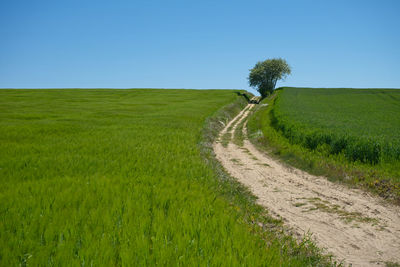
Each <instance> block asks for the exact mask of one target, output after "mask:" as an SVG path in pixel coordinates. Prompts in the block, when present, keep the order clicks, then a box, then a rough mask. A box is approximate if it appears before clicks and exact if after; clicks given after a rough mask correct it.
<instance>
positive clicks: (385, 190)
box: [247, 90, 400, 205]
mask: <svg viewBox="0 0 400 267" xmlns="http://www.w3.org/2000/svg"><path fill="white" fill-rule="evenodd" d="M277 97H279V90H278V91H276V92H274V94H273V95H271V96H270V97H268V98H266V99H264V100H263V101H262V103H261V105H260V106H259V107H257V108H256V109H255V110H254V111H253V113H252V114H251V115H250V116H249V123H248V127H247V131H248V136H249V140H250V141H251V142H252V143H253V145H255V146H256V147H257V148H258V149H259V150H261V151H263V152H266V153H268V154H270V155H271V156H273V157H275V158H277V159H279V160H280V161H281V162H283V163H284V164H287V165H289V166H294V167H296V168H299V169H301V170H304V171H306V172H309V173H310V174H313V175H322V176H326V177H327V178H328V179H329V180H330V181H333V182H340V183H342V184H345V185H347V186H350V187H356V188H360V189H362V190H366V191H368V192H371V193H373V194H374V195H377V196H379V197H382V198H383V199H385V201H389V202H390V203H393V204H396V205H400V185H398V184H397V185H396V184H394V183H392V182H391V181H389V180H388V179H384V176H382V177H383V178H381V179H379V178H377V177H378V176H379V175H380V173H379V172H377V171H376V170H373V168H372V167H371V166H368V165H365V164H363V165H362V164H356V163H350V162H342V161H339V160H337V159H336V158H335V157H329V158H328V157H325V156H323V155H320V154H318V153H316V152H315V151H310V150H308V149H306V148H304V147H302V146H301V145H299V144H292V143H290V142H289V140H288V139H287V138H286V137H284V136H283V135H282V134H281V133H280V132H279V131H277V130H276V129H275V128H274V127H273V126H272V125H271V123H272V120H273V118H272V115H271V113H272V112H271V111H273V110H274V102H275V100H276V98H277Z"/></svg>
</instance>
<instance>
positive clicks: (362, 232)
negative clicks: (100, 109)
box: [213, 104, 400, 266]
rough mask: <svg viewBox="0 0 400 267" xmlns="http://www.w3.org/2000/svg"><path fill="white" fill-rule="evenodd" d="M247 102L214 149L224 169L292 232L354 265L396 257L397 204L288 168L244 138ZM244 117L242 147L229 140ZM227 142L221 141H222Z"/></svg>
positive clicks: (399, 246)
mask: <svg viewBox="0 0 400 267" xmlns="http://www.w3.org/2000/svg"><path fill="white" fill-rule="evenodd" d="M254 106H255V105H254V104H249V105H247V106H246V108H245V109H243V110H242V111H241V112H240V113H239V114H238V115H237V116H236V117H235V118H234V119H233V120H231V121H230V122H229V123H228V124H227V125H226V126H225V128H224V129H223V130H222V131H221V133H220V136H219V139H218V140H217V141H216V142H215V143H214V146H213V147H214V152H215V154H216V157H217V159H218V160H219V161H220V162H221V164H222V165H223V167H224V168H225V169H226V171H227V172H228V173H229V174H230V175H232V176H233V177H235V178H236V179H238V180H239V181H240V182H241V183H242V184H244V185H245V186H247V187H248V188H249V189H250V190H251V191H252V193H253V194H254V195H255V196H257V197H258V203H259V204H260V205H262V206H264V207H266V208H267V209H268V210H269V212H270V214H271V215H273V216H277V217H281V218H282V219H283V221H284V223H285V225H287V226H288V227H289V228H290V229H291V230H292V231H293V233H294V234H296V235H297V236H303V235H304V234H306V233H308V232H311V233H312V238H313V239H314V240H315V241H316V243H317V244H318V245H319V247H322V248H324V249H326V252H328V253H332V254H333V255H334V256H335V257H336V258H337V259H338V260H340V261H344V263H345V264H346V265H347V264H352V265H353V266H385V262H400V207H398V206H393V205H389V204H388V203H385V202H384V201H383V200H381V199H379V198H377V197H373V196H371V195H370V194H368V193H366V192H363V191H361V190H357V189H350V188H348V187H346V186H343V185H340V184H336V183H332V182H330V181H328V180H327V179H326V178H324V177H317V176H313V175H310V174H308V173H306V172H304V171H301V170H298V169H294V168H290V167H287V166H285V165H284V164H282V163H280V162H279V161H278V160H276V159H273V158H272V157H270V156H268V155H267V154H265V153H263V152H260V151H259V150H257V149H256V148H255V147H254V146H253V145H252V144H251V143H250V142H249V140H248V138H247V130H246V123H247V116H248V115H249V112H250V111H251V109H253V108H254ZM243 120H245V121H244V127H243V130H242V131H243V136H244V142H243V146H239V145H236V144H235V143H233V140H232V138H233V137H234V133H235V129H236V127H237V126H238V125H239V124H240V123H241V122H243ZM226 142H229V143H228V144H227V146H224V144H223V143H225V144H226Z"/></svg>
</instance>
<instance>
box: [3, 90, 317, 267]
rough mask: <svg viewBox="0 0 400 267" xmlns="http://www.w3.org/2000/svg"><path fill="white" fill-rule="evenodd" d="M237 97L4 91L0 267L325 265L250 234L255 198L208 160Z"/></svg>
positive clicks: (225, 93) (272, 238) (287, 243)
mask: <svg viewBox="0 0 400 267" xmlns="http://www.w3.org/2000/svg"><path fill="white" fill-rule="evenodd" d="M233 92H234V91H229V90H207V91H196V90H136V89H135V90H1V91H0V96H1V97H0V183H1V186H0V264H1V265H2V266H17V265H26V264H28V265H31V266H41V265H49V266H52V265H65V266H72V265H82V266H83V265H85V266H86V265H90V266H91V265H94V266H96V265H97V266H98V265H101V266H116V265H124V266H125V265H132V266H143V265H144V266H148V265H164V266H177V265H185V266H191V265H213V266H215V265H217V266H222V265H223V266H232V265H248V266H266V265H268V266H277V265H281V266H303V265H315V264H316V263H319V261H320V257H319V256H318V255H316V254H313V253H310V252H309V250H305V249H304V246H303V245H304V244H303V245H302V244H300V246H296V245H295V244H294V243H293V241H291V239H290V238H289V237H284V238H283V237H282V236H276V235H274V234H272V233H271V232H267V233H265V232H263V231H261V230H257V229H258V228H257V227H258V226H257V225H256V226H254V225H252V224H249V223H248V221H247V220H246V218H248V217H250V218H252V216H253V215H252V213H251V212H253V211H251V210H249V211H246V210H243V208H242V207H240V206H237V205H236V204H235V203H236V202H240V201H242V202H243V201H244V200H246V199H248V197H247V196H244V195H243V196H242V195H241V194H242V193H241V191H240V190H239V191H230V190H231V188H233V187H232V186H231V187H229V186H228V182H226V180H225V182H222V181H221V182H220V181H219V180H218V179H219V176H218V175H217V174H216V171H215V169H214V168H213V167H212V166H211V165H210V164H207V163H206V161H205V159H204V158H203V157H202V155H201V153H200V150H201V148H200V147H201V146H200V145H199V143H200V142H201V141H202V138H203V137H202V129H203V127H204V122H205V119H206V118H207V117H209V116H211V115H213V114H215V112H216V111H217V110H218V109H220V108H221V107H222V106H224V105H226V104H228V103H230V102H233V101H234V100H235V99H237V96H236V95H235V94H234V93H233ZM229 184H231V185H232V183H231V182H230V183H229ZM235 199H239V200H235ZM240 199H244V200H240ZM246 201H247V200H246ZM310 246H312V244H311V245H310ZM311 251H313V250H311Z"/></svg>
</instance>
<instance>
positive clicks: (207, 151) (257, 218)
mask: <svg viewBox="0 0 400 267" xmlns="http://www.w3.org/2000/svg"><path fill="white" fill-rule="evenodd" d="M246 105H247V101H246V100H245V99H244V98H243V97H238V98H237V99H236V101H235V102H233V103H230V104H228V105H226V106H224V107H222V108H221V109H219V110H218V111H217V112H215V113H214V114H213V115H211V116H210V117H208V118H207V119H206V121H205V123H204V127H203V131H202V136H201V141H200V143H199V148H200V152H201V155H202V157H203V159H204V161H205V162H206V164H207V165H209V166H210V167H211V168H212V169H213V170H214V172H215V173H216V176H217V177H216V181H215V191H216V192H217V193H218V194H219V195H220V196H221V197H223V198H224V199H226V200H227V201H228V202H229V203H230V205H233V206H236V207H237V210H238V211H239V213H240V215H241V216H242V217H243V219H244V222H245V223H246V224H247V225H248V226H249V227H250V228H251V231H252V232H253V233H255V234H257V235H260V236H261V237H262V238H263V239H264V240H265V241H266V245H268V244H271V243H273V242H274V241H278V242H280V243H281V244H282V249H283V250H285V252H286V253H289V255H290V256H293V257H298V258H302V259H305V260H306V261H307V262H309V264H311V265H312V266H341V263H340V262H336V261H335V260H334V258H333V255H330V254H326V253H325V252H324V250H322V249H321V248H319V247H317V245H316V244H315V242H314V241H313V240H312V236H311V234H308V235H305V236H303V237H298V238H295V237H293V236H292V234H293V233H291V231H290V229H287V228H286V227H285V226H284V225H283V221H282V220H277V219H274V218H272V217H271V216H270V215H269V214H268V210H267V209H265V208H264V207H262V206H260V205H259V204H257V203H256V200H257V197H255V196H254V195H253V194H252V193H251V191H250V190H249V189H248V188H247V187H245V186H244V185H242V184H241V183H240V182H239V181H237V180H236V179H235V178H234V177H232V176H231V175H229V174H228V173H227V172H226V171H225V170H224V168H223V166H222V165H221V163H220V162H219V161H218V160H217V158H216V155H215V153H214V150H213V143H214V142H215V140H216V139H217V137H218V134H219V132H220V131H221V130H222V129H223V128H224V127H225V125H226V124H227V123H228V122H229V121H230V120H231V119H232V118H234V117H235V116H236V115H237V114H238V113H239V112H240V111H241V110H242V109H243V108H244V107H245V106H246ZM271 239H273V240H274V241H271Z"/></svg>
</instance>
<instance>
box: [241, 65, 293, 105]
mask: <svg viewBox="0 0 400 267" xmlns="http://www.w3.org/2000/svg"><path fill="white" fill-rule="evenodd" d="M290 72H291V70H290V66H289V64H288V63H287V62H286V60H284V59H282V58H272V59H267V60H265V61H259V62H257V64H256V65H255V66H254V68H252V69H251V70H250V74H249V83H250V86H252V87H256V88H257V91H258V92H259V93H260V94H261V98H265V97H267V96H268V95H269V94H271V93H272V92H273V91H274V89H275V86H276V82H277V81H278V80H281V79H284V78H286V77H287V76H288V75H289V74H290Z"/></svg>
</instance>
